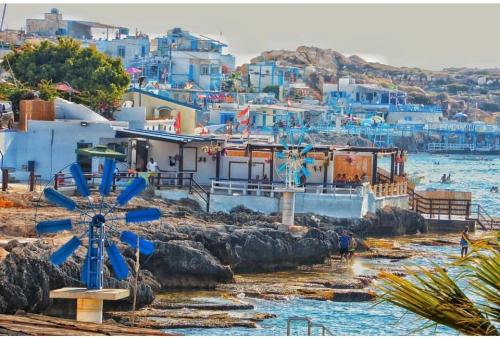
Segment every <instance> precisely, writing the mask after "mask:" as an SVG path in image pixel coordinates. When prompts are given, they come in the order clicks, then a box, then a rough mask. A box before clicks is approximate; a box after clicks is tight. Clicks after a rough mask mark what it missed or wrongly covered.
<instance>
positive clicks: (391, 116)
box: [387, 112, 443, 124]
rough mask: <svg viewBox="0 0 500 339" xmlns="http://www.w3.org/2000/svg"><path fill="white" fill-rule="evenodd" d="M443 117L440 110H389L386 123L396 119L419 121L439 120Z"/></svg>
mask: <svg viewBox="0 0 500 339" xmlns="http://www.w3.org/2000/svg"><path fill="white" fill-rule="evenodd" d="M441 118H443V113H441V112H389V113H388V114H387V122H388V123H391V124H392V123H396V122H398V121H419V122H440V121H441V120H440V119H441Z"/></svg>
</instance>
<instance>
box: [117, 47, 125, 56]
mask: <svg viewBox="0 0 500 339" xmlns="http://www.w3.org/2000/svg"><path fill="white" fill-rule="evenodd" d="M118 56H119V57H120V58H125V46H118Z"/></svg>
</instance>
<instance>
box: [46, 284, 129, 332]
mask: <svg viewBox="0 0 500 339" xmlns="http://www.w3.org/2000/svg"><path fill="white" fill-rule="evenodd" d="M49 296H50V298H54V299H76V320H78V321H84V322H91V323H96V324H102V308H103V300H120V299H123V298H126V297H128V296H129V290H126V289H112V288H106V289H102V290H88V289H86V288H82V287H65V288H60V289H58V290H52V291H50V294H49Z"/></svg>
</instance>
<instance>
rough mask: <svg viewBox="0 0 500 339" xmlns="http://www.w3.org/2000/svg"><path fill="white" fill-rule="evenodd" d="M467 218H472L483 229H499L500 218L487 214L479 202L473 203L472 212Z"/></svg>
mask: <svg viewBox="0 0 500 339" xmlns="http://www.w3.org/2000/svg"><path fill="white" fill-rule="evenodd" d="M468 219H469V220H474V221H475V222H476V224H478V225H479V226H481V228H482V229H483V230H485V231H489V230H500V219H498V218H494V217H492V216H491V215H489V214H488V212H486V210H485V209H484V208H483V206H481V205H480V204H474V205H473V214H472V215H471V216H469V217H468Z"/></svg>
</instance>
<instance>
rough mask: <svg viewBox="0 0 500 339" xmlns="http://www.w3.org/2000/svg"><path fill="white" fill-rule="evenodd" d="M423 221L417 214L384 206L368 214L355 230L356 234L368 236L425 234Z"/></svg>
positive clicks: (425, 227) (425, 226)
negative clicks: (374, 212)
mask: <svg viewBox="0 0 500 339" xmlns="http://www.w3.org/2000/svg"><path fill="white" fill-rule="evenodd" d="M427 231H428V229H427V224H426V223H425V219H424V217H423V216H421V215H420V214H418V213H415V212H413V211H409V210H404V209H401V208H397V207H390V206H386V207H385V208H383V209H379V210H377V212H376V214H369V215H367V216H366V217H365V218H364V222H363V223H361V224H360V225H359V226H358V228H357V229H356V233H357V234H365V235H369V236H395V235H405V234H416V233H427Z"/></svg>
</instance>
